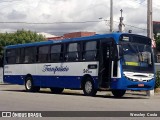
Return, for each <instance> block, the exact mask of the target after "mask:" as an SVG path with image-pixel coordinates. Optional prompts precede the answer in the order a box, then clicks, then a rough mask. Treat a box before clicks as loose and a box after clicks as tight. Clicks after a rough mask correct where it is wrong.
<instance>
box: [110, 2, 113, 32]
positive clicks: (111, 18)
mask: <svg viewBox="0 0 160 120" xmlns="http://www.w3.org/2000/svg"><path fill="white" fill-rule="evenodd" d="M110 32H111V33H112V32H113V0H110Z"/></svg>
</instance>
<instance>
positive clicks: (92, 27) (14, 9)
mask: <svg viewBox="0 0 160 120" xmlns="http://www.w3.org/2000/svg"><path fill="white" fill-rule="evenodd" d="M0 9H1V10H0V32H15V31H17V30H20V29H25V30H31V31H35V32H46V33H50V34H54V35H63V34H64V33H70V32H78V31H90V32H96V33H97V34H103V33H108V32H109V19H110V0H0ZM120 9H123V17H124V24H125V26H126V27H125V31H126V32H128V30H132V32H133V33H137V34H143V35H146V33H147V30H146V29H147V25H146V23H147V0H113V13H114V31H118V24H119V17H120V15H121V13H120ZM99 18H103V19H99ZM153 20H154V21H160V0H153Z"/></svg>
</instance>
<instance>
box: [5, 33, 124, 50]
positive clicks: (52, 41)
mask: <svg viewBox="0 0 160 120" xmlns="http://www.w3.org/2000/svg"><path fill="white" fill-rule="evenodd" d="M121 34H122V33H118V32H117V33H110V34H101V35H99V34H96V35H93V36H87V37H79V38H70V39H62V40H49V41H42V42H34V43H25V44H16V45H9V46H6V47H5V49H9V48H20V47H31V46H40V45H50V44H56V43H65V42H74V41H82V40H94V39H101V38H102V39H103V38H110V37H112V38H114V39H115V42H118V40H119V37H120V35H121ZM125 34H126V33H125Z"/></svg>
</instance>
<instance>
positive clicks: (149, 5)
mask: <svg viewBox="0 0 160 120" xmlns="http://www.w3.org/2000/svg"><path fill="white" fill-rule="evenodd" d="M152 14H153V11H152V0H147V36H148V37H149V38H151V40H152V41H153V39H154V36H153V22H152ZM147 95H148V96H154V89H153V90H150V91H147Z"/></svg>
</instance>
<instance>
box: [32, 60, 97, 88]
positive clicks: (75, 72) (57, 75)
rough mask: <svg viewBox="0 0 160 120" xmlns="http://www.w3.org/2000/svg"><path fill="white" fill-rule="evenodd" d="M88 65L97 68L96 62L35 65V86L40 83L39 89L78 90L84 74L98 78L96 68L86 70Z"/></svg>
mask: <svg viewBox="0 0 160 120" xmlns="http://www.w3.org/2000/svg"><path fill="white" fill-rule="evenodd" d="M90 64H91V65H97V66H98V62H66V63H46V64H37V70H36V71H37V73H36V75H34V76H33V77H34V80H35V84H39V82H38V81H41V87H62V88H80V87H81V79H82V77H83V76H84V75H85V74H90V75H91V76H92V77H94V76H98V67H97V68H96V69H88V65H90Z"/></svg>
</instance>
